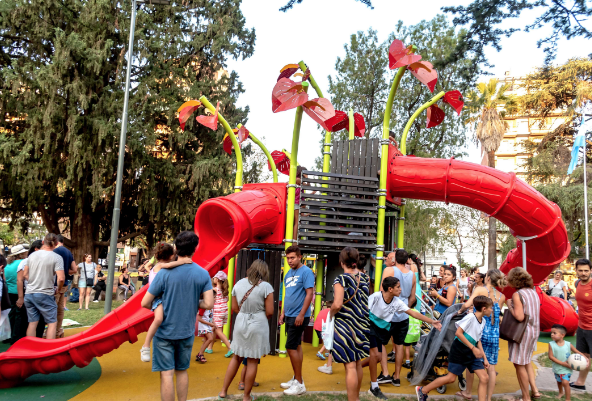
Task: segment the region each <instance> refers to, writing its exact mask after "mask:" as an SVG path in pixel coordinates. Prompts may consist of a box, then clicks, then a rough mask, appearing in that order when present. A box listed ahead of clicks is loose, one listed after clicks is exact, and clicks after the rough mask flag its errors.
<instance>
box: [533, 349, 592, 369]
mask: <svg viewBox="0 0 592 401" xmlns="http://www.w3.org/2000/svg"><path fill="white" fill-rule="evenodd" d="M539 364H540V365H541V366H542V367H544V368H550V367H551V365H552V364H553V362H551V360H550V359H549V353H548V352H543V353H542V354H541V355H540V356H539ZM590 371H592V366H590Z"/></svg>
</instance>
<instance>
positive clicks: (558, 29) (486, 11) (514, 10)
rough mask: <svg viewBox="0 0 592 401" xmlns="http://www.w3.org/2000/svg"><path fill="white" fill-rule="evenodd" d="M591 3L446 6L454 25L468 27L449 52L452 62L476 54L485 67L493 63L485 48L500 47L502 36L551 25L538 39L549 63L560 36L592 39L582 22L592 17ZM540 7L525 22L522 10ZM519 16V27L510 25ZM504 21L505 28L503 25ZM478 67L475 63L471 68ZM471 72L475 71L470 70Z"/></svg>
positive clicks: (486, 1)
mask: <svg viewBox="0 0 592 401" xmlns="http://www.w3.org/2000/svg"><path fill="white" fill-rule="evenodd" d="M591 5H592V2H590V1H589V0H577V1H566V0H554V1H551V2H544V1H528V0H475V1H474V2H472V3H471V4H469V5H468V6H455V7H443V8H442V10H443V11H444V12H447V13H451V14H454V15H455V17H454V19H453V21H452V22H453V24H454V25H455V26H467V25H468V28H467V35H465V36H464V37H463V38H462V40H461V41H460V42H459V43H458V44H457V45H456V48H455V50H454V52H452V53H451V54H450V55H449V59H448V60H449V61H450V62H454V61H459V60H463V59H464V58H465V57H467V56H470V57H474V58H475V60H476V61H477V62H478V63H479V64H481V65H483V66H491V64H489V63H488V61H487V58H486V57H485V49H486V48H487V47H488V46H493V48H494V49H496V50H497V51H500V50H501V46H500V40H501V39H502V37H504V36H506V37H509V36H511V35H512V34H513V33H514V32H516V31H519V30H520V28H521V27H525V30H526V31H527V32H528V31H531V30H535V29H539V28H543V27H547V26H551V27H552V31H551V33H550V34H549V36H547V37H544V38H542V39H540V40H539V41H538V43H537V44H538V47H539V48H540V47H541V46H544V51H545V53H546V55H547V56H546V60H545V64H550V63H551V62H552V61H553V59H554V58H555V53H556V49H557V42H558V40H559V39H560V38H566V39H571V38H574V37H584V38H592V31H591V30H590V29H588V28H586V27H585V26H584V25H583V21H585V20H586V19H587V18H589V17H590V16H592V7H591ZM533 9H536V10H540V11H541V14H539V16H538V17H536V18H535V19H534V20H532V21H531V23H530V24H525V23H524V19H523V18H524V17H522V16H521V13H522V12H523V11H529V10H533ZM518 17H520V19H519V21H520V28H516V27H511V26H508V25H509V24H508V21H507V20H508V19H510V18H513V19H518ZM502 24H503V25H504V27H503V28H502V27H501V26H502ZM474 68H475V69H476V68H477V64H473V65H472V66H471V69H474ZM466 73H467V74H469V75H471V74H473V73H474V71H471V70H467V71H466Z"/></svg>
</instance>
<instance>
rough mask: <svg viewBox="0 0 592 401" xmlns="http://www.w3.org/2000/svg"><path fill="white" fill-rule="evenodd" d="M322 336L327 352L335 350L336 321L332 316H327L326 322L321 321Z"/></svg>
mask: <svg viewBox="0 0 592 401" xmlns="http://www.w3.org/2000/svg"><path fill="white" fill-rule="evenodd" d="M321 323H322V327H321V336H322V337H323V345H324V346H325V348H326V349H327V351H331V350H332V349H333V336H334V335H335V319H334V318H332V317H331V314H330V313H328V314H327V319H326V320H321Z"/></svg>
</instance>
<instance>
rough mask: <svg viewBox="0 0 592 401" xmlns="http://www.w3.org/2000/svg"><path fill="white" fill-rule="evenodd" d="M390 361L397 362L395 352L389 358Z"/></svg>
mask: <svg viewBox="0 0 592 401" xmlns="http://www.w3.org/2000/svg"><path fill="white" fill-rule="evenodd" d="M387 361H388V363H396V362H397V357H396V356H395V354H393V356H391V357H390V358H387Z"/></svg>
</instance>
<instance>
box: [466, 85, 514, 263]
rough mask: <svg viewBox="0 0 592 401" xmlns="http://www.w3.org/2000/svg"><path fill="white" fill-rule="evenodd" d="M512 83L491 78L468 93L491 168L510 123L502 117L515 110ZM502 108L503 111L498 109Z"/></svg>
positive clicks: (492, 232) (493, 257)
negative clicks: (510, 94)
mask: <svg viewBox="0 0 592 401" xmlns="http://www.w3.org/2000/svg"><path fill="white" fill-rule="evenodd" d="M508 89H509V84H501V85H500V84H499V82H498V80H497V79H495V78H494V79H490V80H489V82H488V83H483V82H481V83H479V84H477V90H476V91H471V92H470V93H469V95H468V98H469V103H468V104H467V106H468V108H469V111H470V113H471V117H470V118H469V119H468V120H467V121H468V122H469V123H470V124H473V123H476V128H475V138H476V140H477V141H478V142H479V143H481V147H482V148H483V150H484V151H485V152H487V161H488V164H489V167H492V168H495V152H496V151H497V150H498V148H499V146H500V144H501V143H502V139H503V138H504V133H505V132H506V128H507V123H506V122H505V121H504V120H503V117H504V116H505V115H506V109H508V110H513V107H514V100H513V99H512V98H510V97H508V96H506V91H507V90H508ZM499 108H502V110H501V111H498V109H499ZM495 221H496V220H495V217H490V218H489V241H488V242H489V246H488V254H489V257H488V261H487V266H488V268H489V269H495V268H497V229H496V222H495Z"/></svg>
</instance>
